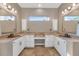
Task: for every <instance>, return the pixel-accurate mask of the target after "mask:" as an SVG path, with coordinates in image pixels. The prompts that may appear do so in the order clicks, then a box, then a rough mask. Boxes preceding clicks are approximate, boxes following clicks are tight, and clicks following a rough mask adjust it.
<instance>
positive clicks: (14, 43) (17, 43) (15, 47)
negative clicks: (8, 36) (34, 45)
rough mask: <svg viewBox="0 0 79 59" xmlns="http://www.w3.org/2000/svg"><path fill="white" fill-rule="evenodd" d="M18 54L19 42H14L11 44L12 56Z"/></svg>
mask: <svg viewBox="0 0 79 59" xmlns="http://www.w3.org/2000/svg"><path fill="white" fill-rule="evenodd" d="M18 54H19V42H18V41H14V42H13V56H18Z"/></svg>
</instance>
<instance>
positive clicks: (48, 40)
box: [45, 38, 53, 47]
mask: <svg viewBox="0 0 79 59" xmlns="http://www.w3.org/2000/svg"><path fill="white" fill-rule="evenodd" d="M45 47H53V38H46V39H45Z"/></svg>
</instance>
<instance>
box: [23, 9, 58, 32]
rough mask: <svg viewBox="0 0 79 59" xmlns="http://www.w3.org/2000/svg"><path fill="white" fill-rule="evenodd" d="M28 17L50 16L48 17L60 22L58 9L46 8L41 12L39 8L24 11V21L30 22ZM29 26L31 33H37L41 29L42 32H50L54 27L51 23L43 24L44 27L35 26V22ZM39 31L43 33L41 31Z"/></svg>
mask: <svg viewBox="0 0 79 59" xmlns="http://www.w3.org/2000/svg"><path fill="white" fill-rule="evenodd" d="M28 16H48V17H50V19H51V20H53V19H57V20H58V9H56V8H55V9H52V8H48V9H46V8H44V9H41V10H39V9H37V8H27V9H26V8H25V9H22V19H27V20H28ZM35 23H36V22H35ZM37 23H38V22H37ZM28 24H29V25H28V27H29V28H30V31H31V32H34V31H36V32H37V30H39V29H40V28H39V27H41V28H42V31H45V32H46V31H47V32H49V31H50V28H51V27H52V26H51V22H42V25H39V24H37V25H36V24H35V25H34V22H29V23H28ZM39 31H41V29H40V30H39Z"/></svg>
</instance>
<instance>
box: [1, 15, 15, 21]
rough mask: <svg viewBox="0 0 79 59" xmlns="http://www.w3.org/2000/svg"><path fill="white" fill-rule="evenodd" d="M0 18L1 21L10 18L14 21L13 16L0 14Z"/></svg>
mask: <svg viewBox="0 0 79 59" xmlns="http://www.w3.org/2000/svg"><path fill="white" fill-rule="evenodd" d="M0 20H1V21H3V20H12V21H14V20H15V16H0Z"/></svg>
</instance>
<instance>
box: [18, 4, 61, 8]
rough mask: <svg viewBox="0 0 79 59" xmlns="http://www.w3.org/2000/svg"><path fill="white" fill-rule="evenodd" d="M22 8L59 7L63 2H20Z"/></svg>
mask: <svg viewBox="0 0 79 59" xmlns="http://www.w3.org/2000/svg"><path fill="white" fill-rule="evenodd" d="M18 4H19V6H20V7H21V8H58V7H59V6H60V5H61V3H18Z"/></svg>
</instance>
